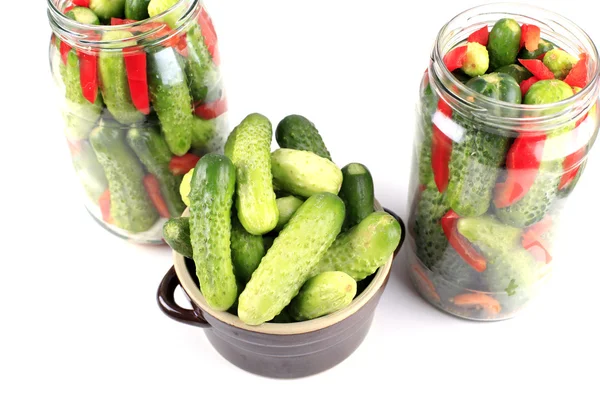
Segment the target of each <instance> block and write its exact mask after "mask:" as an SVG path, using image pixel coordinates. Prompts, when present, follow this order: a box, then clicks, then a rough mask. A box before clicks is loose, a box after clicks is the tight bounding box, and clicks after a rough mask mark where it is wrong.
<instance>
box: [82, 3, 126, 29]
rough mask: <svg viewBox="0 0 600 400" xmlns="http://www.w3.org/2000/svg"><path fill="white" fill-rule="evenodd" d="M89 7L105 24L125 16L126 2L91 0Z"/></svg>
mask: <svg viewBox="0 0 600 400" xmlns="http://www.w3.org/2000/svg"><path fill="white" fill-rule="evenodd" d="M89 7H90V9H91V10H92V11H93V12H94V13H95V14H96V15H97V16H98V18H100V20H102V22H105V23H107V22H109V21H110V19H111V18H123V16H124V15H125V0H90V6H89Z"/></svg>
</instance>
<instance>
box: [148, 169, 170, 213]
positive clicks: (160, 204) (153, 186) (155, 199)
mask: <svg viewBox="0 0 600 400" xmlns="http://www.w3.org/2000/svg"><path fill="white" fill-rule="evenodd" d="M144 188H146V192H147V193H148V196H149V197H150V200H151V201H152V204H154V208H156V211H158V214H159V215H160V216H161V217H162V218H170V217H171V214H170V213H169V208H168V207H167V203H165V200H164V199H163V197H162V194H161V193H160V184H159V183H158V179H156V177H155V176H154V175H152V174H148V175H146V176H145V177H144Z"/></svg>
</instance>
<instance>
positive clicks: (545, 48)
mask: <svg viewBox="0 0 600 400" xmlns="http://www.w3.org/2000/svg"><path fill="white" fill-rule="evenodd" d="M553 48H554V45H553V44H552V43H550V42H548V41H547V40H544V39H540V43H539V44H538V48H537V49H536V50H534V51H529V50H527V49H526V48H525V47H523V48H522V49H521V51H520V52H519V56H518V58H521V59H523V60H532V59H534V58H539V57H540V56H542V55H543V54H546V53H547V52H549V51H550V50H552V49H553Z"/></svg>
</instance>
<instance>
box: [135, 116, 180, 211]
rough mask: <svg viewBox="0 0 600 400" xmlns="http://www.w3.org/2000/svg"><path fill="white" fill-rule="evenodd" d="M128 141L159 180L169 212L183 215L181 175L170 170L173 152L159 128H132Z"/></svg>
mask: <svg viewBox="0 0 600 400" xmlns="http://www.w3.org/2000/svg"><path fill="white" fill-rule="evenodd" d="M127 143H128V144H129V146H130V147H131V148H132V149H133V151H134V152H135V154H136V155H137V156H138V158H139V159H140V161H141V162H142V164H144V166H145V167H146V170H147V171H148V172H149V173H151V174H152V175H154V176H155V177H156V179H157V180H158V183H159V185H160V193H161V194H162V198H163V200H164V201H165V203H166V205H167V208H168V209H169V214H171V216H172V217H177V216H179V215H181V213H183V210H185V204H183V201H182V200H181V196H180V195H179V186H180V185H181V177H178V176H175V175H173V174H172V173H171V171H170V170H169V162H170V161H171V157H172V154H171V151H169V147H168V146H167V143H166V142H165V139H164V138H163V137H162V135H161V134H160V132H159V131H158V129H157V128H156V127H154V126H144V127H140V128H131V129H130V130H129V132H128V133H127Z"/></svg>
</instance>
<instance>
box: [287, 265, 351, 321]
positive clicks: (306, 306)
mask: <svg viewBox="0 0 600 400" xmlns="http://www.w3.org/2000/svg"><path fill="white" fill-rule="evenodd" d="M354 296H356V281H355V280H354V279H352V277H351V276H350V275H348V274H346V273H344V272H340V271H327V272H323V273H321V274H319V275H317V276H314V277H312V278H310V279H309V280H308V281H306V283H305V284H304V285H303V286H302V289H300V293H298V295H297V296H296V297H294V299H293V300H292V302H291V303H290V307H289V313H290V315H291V316H292V318H293V319H294V320H295V321H307V320H310V319H315V318H319V317H322V316H325V315H328V314H332V313H334V312H336V311H339V310H341V309H343V308H345V307H347V306H348V305H349V304H350V303H352V300H353V299H354Z"/></svg>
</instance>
